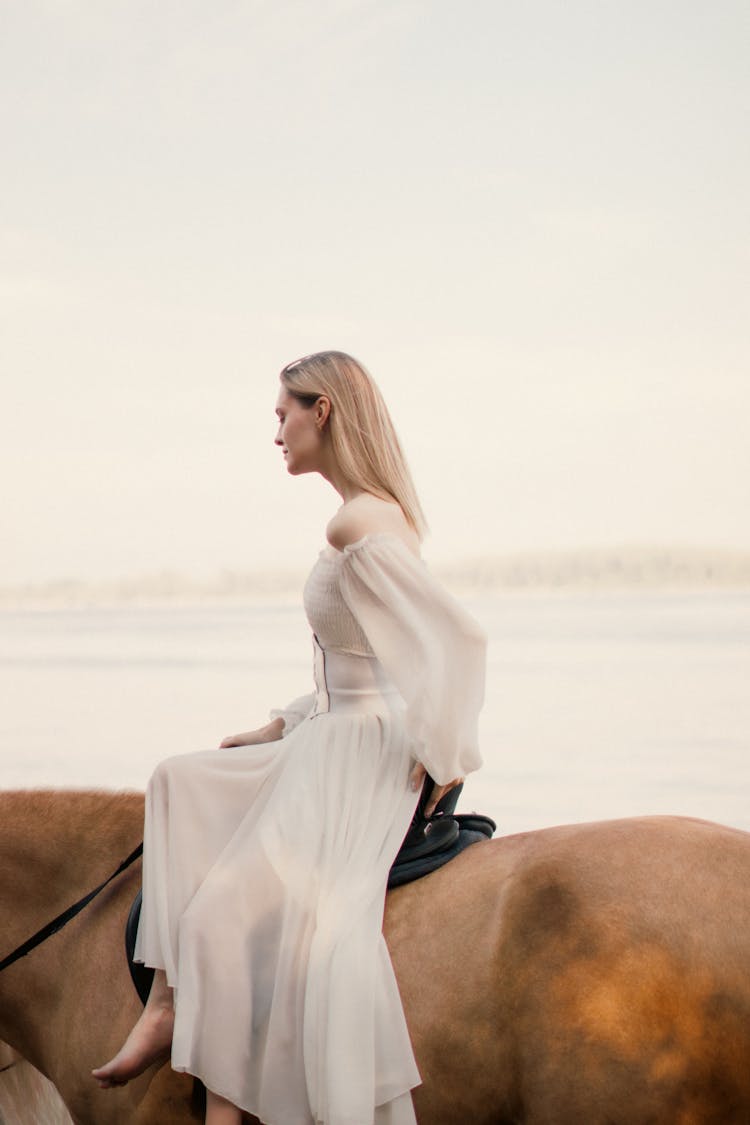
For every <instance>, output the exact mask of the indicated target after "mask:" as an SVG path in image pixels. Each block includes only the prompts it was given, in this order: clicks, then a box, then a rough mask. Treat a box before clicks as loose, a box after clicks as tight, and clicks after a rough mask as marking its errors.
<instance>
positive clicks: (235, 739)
mask: <svg viewBox="0 0 750 1125" xmlns="http://www.w3.org/2000/svg"><path fill="white" fill-rule="evenodd" d="M283 733H284V720H283V719H282V718H278V719H272V720H271V722H270V723H266V725H265V726H264V727H258V729H257V730H246V731H244V732H243V733H242V734H230V735H228V736H227V737H226V738H222V740H221V742H220V743H219V749H220V750H228V749H230V748H231V747H232V746H259V745H260V744H261V742H278V740H279V739H280V738H281V737H282V735H283Z"/></svg>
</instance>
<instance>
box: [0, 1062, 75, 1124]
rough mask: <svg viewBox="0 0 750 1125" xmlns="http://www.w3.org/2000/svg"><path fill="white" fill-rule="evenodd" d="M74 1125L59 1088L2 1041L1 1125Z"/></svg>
mask: <svg viewBox="0 0 750 1125" xmlns="http://www.w3.org/2000/svg"><path fill="white" fill-rule="evenodd" d="M5 1122H7V1125H71V1119H70V1115H69V1113H68V1111H67V1110H66V1108H65V1106H64V1105H63V1103H62V1099H61V1098H60V1095H59V1094H58V1092H57V1090H56V1089H55V1087H54V1086H53V1085H52V1083H51V1082H49V1081H48V1080H47V1079H46V1078H45V1077H44V1075H43V1074H40V1073H39V1071H38V1070H37V1069H36V1068H35V1067H33V1066H32V1065H31V1063H29V1062H27V1061H26V1059H24V1058H21V1056H20V1055H19V1054H18V1053H17V1052H16V1051H14V1050H13V1048H12V1047H9V1046H8V1044H7V1043H3V1042H0V1125H2V1123H5Z"/></svg>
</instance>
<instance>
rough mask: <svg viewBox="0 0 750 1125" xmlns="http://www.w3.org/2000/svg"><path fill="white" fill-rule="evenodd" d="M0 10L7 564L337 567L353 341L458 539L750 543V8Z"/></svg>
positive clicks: (442, 537) (1, 436)
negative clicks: (301, 442)
mask: <svg viewBox="0 0 750 1125" xmlns="http://www.w3.org/2000/svg"><path fill="white" fill-rule="evenodd" d="M0 14H1V26H0V114H1V115H2V175H1V176H0V200H1V201H2V208H1V209H0V296H1V298H2V300H1V301H0V308H1V313H0V315H1V316H2V327H1V330H0V380H1V385H0V473H1V475H2V484H3V497H4V503H3V537H2V539H3V551H2V557H1V558H0V583H20V582H24V581H44V580H47V579H54V578H59V577H79V578H96V577H101V578H105V579H106V578H112V577H117V576H120V575H133V574H139V573H152V572H158V571H161V570H165V569H171V570H177V571H181V572H184V573H186V574H196V575H210V574H213V573H216V572H218V571H221V570H223V569H231V570H242V571H245V570H253V569H255V568H261V567H268V566H276V565H285V566H288V567H289V568H290V569H291V568H294V569H296V568H298V567H300V566H304V564H305V563H306V562H307V561H308V560H310V561H311V560H312V557H313V556H314V554H315V551H316V550H317V549H318V547H319V546H320V545H322V541H323V535H324V530H323V529H324V525H325V522H326V519H327V517H328V516H329V515H330V514H332V512H333V510H334V509H335V508H336V506H337V503H338V500H337V497H336V495H335V494H334V493H333V492H332V491H331V490H330V488H329V487H328V486H327V485H325V483H324V482H322V481H320V479H319V478H316V479H299V478H297V479H293V478H289V477H288V476H287V475H286V473H285V470H284V467H283V463H282V459H281V455H280V453H279V451H278V450H277V449H275V448H274V446H273V444H272V439H273V436H274V431H275V419H274V413H273V411H274V404H275V398H276V393H277V373H278V371H279V369H280V368H281V367H282V366H283V364H285V363H286V362H288V361H290V360H291V359H293V358H296V357H297V356H299V355H302V354H304V353H307V352H310V351H315V350H318V349H320V348H326V347H334V348H341V349H343V350H346V351H350V352H352V353H353V354H354V355H355V356H357V357H358V358H360V359H361V360H362V361H363V362H364V363H365V364H366V365H367V366H368V367H369V368H370V370H371V371H372V373H373V374H374V375H375V377H376V379H377V380H378V382H379V383H380V385H381V387H382V389H383V392H384V394H385V396H386V399H387V401H388V403H389V405H390V407H391V410H392V413H393V416H394V420H395V422H396V426H397V428H398V430H399V432H400V434H401V437H402V439H403V442H404V445H405V447H406V450H407V453H408V456H409V460H410V462H411V465H412V468H413V471H414V475H415V478H416V482H417V486H418V488H419V490H420V493H421V495H422V498H423V503H424V506H425V509H426V511H427V514H428V518H429V520H430V523H431V525H432V535H431V537H430V539H429V540H428V542H427V544H426V553H427V555H428V557H431V558H433V559H435V560H440V561H443V560H447V559H451V558H463V557H470V556H473V555H480V554H485V553H488V552H508V551H515V550H524V549H545V548H561V547H562V548H565V547H581V546H592V547H598V546H605V547H607V546H612V545H618V544H623V545H627V544H654V545H670V546H674V545H677V546H679V545H685V546H687V545H696V546H706V547H738V548H744V549H747V548H749V547H750V519H749V518H748V515H749V513H750V425H749V422H750V373H749V372H748V362H747V359H748V319H749V318H748V307H747V259H748V202H747V201H748V199H749V198H750V183H749V182H748V180H749V179H750V177H749V176H748V166H749V164H750V161H749V160H748V129H747V122H748V120H749V119H750V105H749V104H748V101H749V99H748V71H749V69H750V68H748V9H747V4H746V3H745V2H744V0H742V2H740V0H737V2H732V0H716V2H714V3H707V2H706V0H701V2H696V0H620V2H615V0H588V2H577V0H571V2H569V3H563V2H562V0H557V2H554V0H539V2H530V3H526V4H522V3H517V2H514V3H509V2H504V0H492V2H485V0H478V2H472V0H467V2H464V3H460V4H459V3H457V2H456V0H435V2H428V0H318V2H315V0H307V2H302V0H265V2H264V0H233V2H229V0H203V2H201V3H198V2H196V0H180V2H177V0H158V2H156V3H154V0H149V2H148V3H146V2H145V0H130V2H119V3H114V2H110V0H89V2H83V0H79V2H76V0H56V2H54V0H48V2H43V0H23V2H22V3H21V2H17V0H0Z"/></svg>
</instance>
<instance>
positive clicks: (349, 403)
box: [281, 352, 427, 539]
mask: <svg viewBox="0 0 750 1125" xmlns="http://www.w3.org/2000/svg"><path fill="white" fill-rule="evenodd" d="M281 382H282V383H283V385H284V387H285V388H286V390H287V391H288V392H289V394H290V395H292V396H293V397H294V398H296V399H297V400H298V401H299V402H301V403H302V404H303V405H304V406H312V405H313V404H314V403H315V402H317V400H318V399H319V398H320V396H321V395H325V396H326V397H327V398H328V399H329V400H330V403H331V413H330V416H329V419H328V427H329V432H330V435H331V446H332V449H333V454H334V456H335V458H336V461H337V463H338V465H339V467H340V469H341V472H342V473H343V474H344V476H345V477H346V479H347V480H349V481H351V483H352V484H356V485H358V486H359V487H360V488H363V489H364V490H365V491H366V492H371V493H373V495H375V496H380V497H381V499H383V500H395V501H396V503H397V504H399V505H400V506H401V510H402V511H403V513H404V515H405V516H406V519H407V522H408V523H409V524H410V525H411V527H413V528H414V531H415V532H416V533H417V535H418V536H419V538H420V539H421V538H422V536H423V535H424V533H425V531H426V529H427V522H426V520H425V517H424V512H423V511H422V506H421V504H420V503H419V499H418V498H417V493H416V489H415V488H414V482H413V481H412V478H411V473H410V472H409V468H408V466H407V464H406V458H405V457H404V454H403V452H402V449H401V444H400V442H399V440H398V437H397V436H396V431H395V429H394V427H393V422H392V421H391V416H390V414H389V413H388V407H387V406H386V405H385V402H384V401H383V396H382V395H381V393H380V391H379V390H378V388H377V386H376V385H375V382H374V381H373V379H372V377H371V376H370V375H369V374H368V372H367V371H366V370H365V368H364V367H363V366H362V364H361V363H358V362H357V360H356V359H353V358H352V357H351V356H350V355H346V353H345V352H316V353H315V354H314V355H306V356H304V357H303V358H302V359H298V360H295V362H294V363H289V364H287V366H286V367H285V368H284V369H283V370H282V372H281Z"/></svg>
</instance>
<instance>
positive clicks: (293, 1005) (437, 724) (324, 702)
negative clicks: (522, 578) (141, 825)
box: [136, 534, 485, 1125]
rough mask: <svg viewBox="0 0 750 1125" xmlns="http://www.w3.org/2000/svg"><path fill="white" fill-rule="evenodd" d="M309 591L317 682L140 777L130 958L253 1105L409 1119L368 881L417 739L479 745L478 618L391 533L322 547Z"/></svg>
mask: <svg viewBox="0 0 750 1125" xmlns="http://www.w3.org/2000/svg"><path fill="white" fill-rule="evenodd" d="M305 609H306V612H307V615H308V618H309V620H310V624H311V626H312V629H313V633H314V638H313V648H314V671H315V685H316V691H315V693H314V694H313V695H310V696H307V697H304V698H303V699H300V700H296V701H295V702H294V704H292V705H291V706H290V707H289V708H287V709H286V710H285V711H284V712H281V714H283V717H284V721H285V727H284V737H283V738H282V739H280V740H279V741H277V742H272V743H265V744H263V745H260V746H245V747H239V748H235V749H230V750H208V751H205V752H201V753H197V754H187V755H182V756H180V757H176V758H170V759H167V760H166V761H165V762H162V763H161V765H159V766H158V768H157V770H156V772H155V773H154V776H153V778H152V779H151V782H150V783H149V788H148V792H147V795H146V825H145V835H144V843H145V850H144V875H143V910H142V914H141V924H140V928H139V933H138V941H137V945H136V959H138V960H142V961H144V962H145V963H146V964H147V965H151V966H154V967H156V968H163V969H165V970H166V974H167V980H168V982H169V984H170V985H171V986H172V987H173V988H174V990H175V1028H174V1040H173V1046H172V1066H173V1067H174V1068H175V1069H176V1070H181V1071H187V1072H189V1073H190V1074H194V1075H197V1076H198V1077H199V1078H201V1079H202V1081H203V1082H204V1083H205V1085H206V1086H207V1087H208V1088H209V1089H211V1090H213V1091H215V1092H216V1093H217V1094H220V1095H223V1096H224V1097H226V1098H228V1099H230V1100H231V1101H232V1102H234V1103H235V1104H236V1105H238V1106H240V1107H242V1108H243V1109H245V1110H247V1111H249V1112H251V1113H255V1114H256V1115H257V1116H258V1117H259V1118H260V1120H261V1121H263V1122H264V1123H265V1125H312V1123H318V1122H321V1123H322V1122H324V1123H326V1125H373V1123H376V1125H412V1123H413V1122H414V1121H415V1117H414V1110H413V1107H412V1101H411V1094H410V1090H411V1089H412V1088H413V1087H414V1086H416V1085H418V1084H419V1082H420V1078H419V1073H418V1070H417V1067H416V1063H415V1060H414V1055H413V1052H412V1048H411V1044H410V1041H409V1035H408V1031H407V1028H406V1021H405V1019H404V1013H403V1008H402V1005H401V999H400V997H399V993H398V988H397V985H396V979H395V975H394V972H393V968H392V966H391V961H390V957H389V955H388V950H387V947H386V944H385V940H384V938H383V935H382V918H383V905H384V901H385V892H386V883H387V879H388V872H389V869H390V866H391V863H392V862H393V859H394V858H395V856H396V853H397V851H398V848H399V846H400V844H401V841H402V839H403V837H404V835H405V833H406V831H407V829H408V827H409V823H410V821H411V818H412V815H413V812H414V808H415V805H416V801H417V799H418V795H417V794H415V793H413V792H412V791H411V789H410V786H409V784H408V779H409V773H410V770H411V767H412V765H413V762H414V760H415V759H417V760H419V761H421V762H423V763H424V765H425V766H426V767H427V770H428V772H429V773H430V774H431V775H432V777H433V778H435V780H436V781H438V782H439V783H445V782H447V781H450V780H451V779H452V778H455V777H459V776H464V775H465V774H467V773H469V772H470V771H471V770H474V769H476V768H477V767H478V766H479V765H480V764H481V759H480V757H479V753H478V750H477V731H476V726H477V716H478V713H479V709H480V707H481V704H482V699H483V692H484V658H485V639H484V635H483V633H482V631H481V630H480V628H479V626H478V625H477V624H476V622H475V621H474V620H473V618H471V617H470V616H469V615H468V614H467V613H466V612H465V611H464V610H463V609H461V607H460V606H459V605H458V604H457V603H456V602H455V601H453V599H452V598H451V597H450V596H449V595H448V594H447V593H446V592H445V591H444V590H443V589H442V588H441V587H440V586H439V585H438V584H437V583H436V582H435V581H434V579H433V578H431V576H430V574H429V571H428V570H427V569H426V567H425V565H424V563H422V562H421V561H420V560H419V559H417V558H416V557H415V556H414V555H413V554H412V553H411V552H410V551H409V549H408V548H407V547H406V546H405V545H404V544H403V543H402V541H401V540H400V539H399V538H398V537H396V536H394V535H390V534H377V535H368V536H366V537H365V538H364V539H362V540H360V541H359V542H358V543H355V544H353V545H352V546H350V547H347V548H345V550H344V551H343V552H339V551H336V550H334V549H333V548H331V547H328V548H326V550H324V551H322V552H321V555H320V557H319V559H318V561H317V563H316V565H315V567H314V568H313V570H312V572H311V574H310V577H309V578H308V581H307V584H306V586H305Z"/></svg>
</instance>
